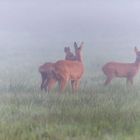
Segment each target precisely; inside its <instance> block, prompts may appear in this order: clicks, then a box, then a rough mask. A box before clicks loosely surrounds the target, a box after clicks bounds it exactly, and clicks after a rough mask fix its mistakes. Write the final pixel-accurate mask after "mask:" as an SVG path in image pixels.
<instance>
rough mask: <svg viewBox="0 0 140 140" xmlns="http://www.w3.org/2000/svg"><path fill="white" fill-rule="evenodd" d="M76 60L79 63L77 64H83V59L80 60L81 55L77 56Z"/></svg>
mask: <svg viewBox="0 0 140 140" xmlns="http://www.w3.org/2000/svg"><path fill="white" fill-rule="evenodd" d="M76 60H77V61H79V62H81V63H83V58H82V56H81V55H77V56H76Z"/></svg>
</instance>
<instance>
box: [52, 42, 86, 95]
mask: <svg viewBox="0 0 140 140" xmlns="http://www.w3.org/2000/svg"><path fill="white" fill-rule="evenodd" d="M74 47H75V53H76V61H70V60H59V61H57V62H56V63H54V64H53V70H52V71H53V73H54V75H55V77H56V78H57V81H58V83H59V92H58V93H59V94H60V93H62V92H63V91H64V89H65V87H66V85H67V83H68V81H71V86H72V91H73V93H75V92H76V91H77V90H78V88H79V84H80V80H81V78H82V76H83V73H84V64H83V57H82V48H83V42H82V43H81V44H80V46H79V47H78V45H77V43H76V42H74Z"/></svg>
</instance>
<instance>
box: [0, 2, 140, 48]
mask: <svg viewBox="0 0 140 140" xmlns="http://www.w3.org/2000/svg"><path fill="white" fill-rule="evenodd" d="M75 40H76V41H85V42H87V43H89V44H94V45H95V46H101V47H103V46H104V45H105V46H106V45H112V46H117V45H122V46H123V45H124V46H127V45H129V46H131V45H132V46H133V45H137V46H140V1H139V0H22V1H21V0H1V1H0V47H11V46H15V47H25V46H26V47H29V46H31V47H34V46H39V45H40V46H45V45H46V46H49V45H50V47H51V46H55V44H57V43H59V44H61V43H62V44H63V43H65V44H66V43H69V42H73V41H75Z"/></svg>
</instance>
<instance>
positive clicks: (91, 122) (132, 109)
mask: <svg viewBox="0 0 140 140" xmlns="http://www.w3.org/2000/svg"><path fill="white" fill-rule="evenodd" d="M38 53H39V52H38ZM38 53H35V57H34V55H33V54H31V56H28V57H27V58H28V59H27V58H24V57H23V56H20V57H19V56H15V57H12V59H8V60H7V61H5V62H3V65H2V66H3V67H2V68H1V71H0V76H1V79H0V140H85V139H86V140H118V139H119V140H138V139H139V138H140V102H139V101H140V92H139V91H140V86H139V83H140V78H139V75H137V77H136V78H135V80H134V81H135V83H134V86H126V84H125V80H119V79H116V80H114V81H113V82H112V84H111V85H109V86H108V87H103V86H102V85H103V82H104V80H105V77H104V76H103V74H102V73H101V71H100V70H99V69H100V66H101V65H102V64H99V65H93V67H92V66H91V63H90V62H87V63H86V66H89V67H91V68H93V69H92V70H91V69H85V70H86V71H85V76H84V77H83V80H82V82H81V87H80V90H79V91H78V93H77V94H74V95H73V94H72V93H71V89H70V86H67V88H66V91H65V93H63V94H62V95H61V96H58V95H57V94H56V91H57V87H56V88H55V89H54V90H53V91H52V92H51V93H50V94H47V93H45V92H41V91H40V89H39V85H40V75H39V73H38V71H37V69H38V66H39V65H40V63H41V62H42V61H43V62H44V60H45V59H43V58H45V55H46V54H45V53H44V56H42V55H40V54H38ZM37 54H38V55H37ZM0 55H1V54H0ZM40 56H41V59H42V60H40V59H39V58H40ZM32 57H33V58H32ZM23 58H24V59H23ZM35 58H36V59H35ZM4 60H6V59H4ZM29 60H30V61H29ZM19 62H22V63H19ZM17 64H19V65H17ZM96 66H97V67H96ZM89 67H88V68H89Z"/></svg>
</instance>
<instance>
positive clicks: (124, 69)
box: [102, 47, 140, 85]
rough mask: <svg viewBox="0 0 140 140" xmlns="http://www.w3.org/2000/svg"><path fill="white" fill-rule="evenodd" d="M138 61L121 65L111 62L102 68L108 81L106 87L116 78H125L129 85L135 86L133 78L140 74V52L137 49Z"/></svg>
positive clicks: (135, 49)
mask: <svg viewBox="0 0 140 140" xmlns="http://www.w3.org/2000/svg"><path fill="white" fill-rule="evenodd" d="M134 51H135V53H136V60H135V62H134V63H119V62H109V63H107V64H105V65H104V66H103V68H102V70H103V72H104V74H105V75H106V76H107V79H106V81H105V83H104V85H108V84H109V83H110V82H111V80H112V79H113V78H115V77H124V78H126V79H127V83H130V84H133V78H134V76H135V75H136V74H137V73H138V71H139V68H140V51H138V49H137V48H136V47H135V48H134Z"/></svg>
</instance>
